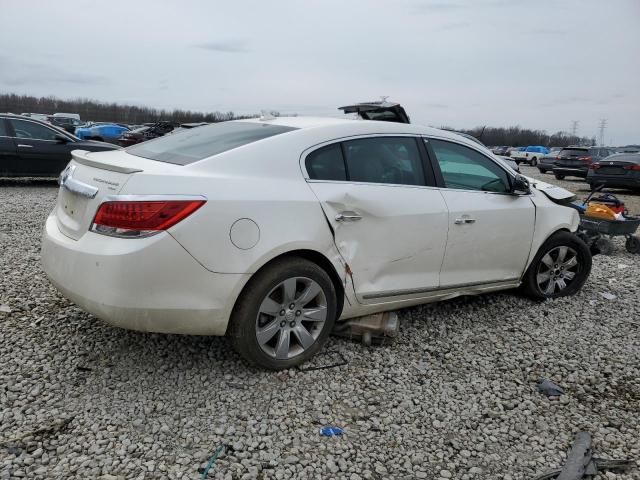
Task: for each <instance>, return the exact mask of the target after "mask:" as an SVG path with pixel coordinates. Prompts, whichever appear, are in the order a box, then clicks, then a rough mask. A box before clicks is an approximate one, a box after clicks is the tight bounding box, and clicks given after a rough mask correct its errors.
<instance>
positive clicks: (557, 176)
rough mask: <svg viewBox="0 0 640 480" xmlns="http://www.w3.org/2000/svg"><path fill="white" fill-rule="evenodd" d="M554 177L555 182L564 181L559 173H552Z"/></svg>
mask: <svg viewBox="0 0 640 480" xmlns="http://www.w3.org/2000/svg"><path fill="white" fill-rule="evenodd" d="M554 176H555V177H556V180H564V177H565V176H564V175H561V174H559V173H554Z"/></svg>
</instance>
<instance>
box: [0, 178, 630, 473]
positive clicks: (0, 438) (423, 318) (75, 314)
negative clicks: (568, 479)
mask: <svg viewBox="0 0 640 480" xmlns="http://www.w3.org/2000/svg"><path fill="white" fill-rule="evenodd" d="M524 169H525V170H528V168H527V167H525V168H524ZM526 173H530V172H529V171H527V172H526ZM543 177H544V178H545V180H550V179H551V180H553V179H552V177H550V176H548V175H545V176H543ZM562 183H563V184H567V183H568V184H569V185H573V182H562ZM55 195H56V188H55V184H53V183H46V182H37V183H29V182H3V183H0V358H1V359H2V361H1V362H0V478H1V479H8V478H11V479H14V478H29V479H40V478H64V479H94V478H102V479H104V480H106V479H112V480H113V479H120V478H122V479H130V478H135V479H156V478H162V479H166V478H170V479H174V478H187V479H197V478H200V474H199V473H198V468H200V467H203V466H204V465H205V463H206V461H207V459H208V458H209V457H210V455H211V454H212V453H213V452H214V450H215V449H216V447H217V446H218V445H220V444H221V443H225V444H229V445H230V447H229V449H228V450H227V451H226V452H225V453H224V454H223V455H222V456H221V458H220V459H219V460H218V461H217V462H216V464H215V467H214V469H213V470H212V471H211V472H210V475H209V478H225V479H235V478H265V479H266V478H323V479H325V478H348V479H360V478H367V479H387V478H407V479H409V478H411V479H413V478H428V479H439V478H444V479H447V478H457V479H504V480H507V479H511V480H517V479H530V478H532V477H533V476H534V475H535V474H537V473H542V472H544V471H546V470H548V469H550V468H553V467H556V466H558V465H561V464H562V462H563V459H564V458H565V456H566V454H565V452H566V450H567V449H568V447H569V445H570V443H571V440H572V438H573V436H574V435H575V433H576V432H577V431H579V430H581V429H584V430H588V431H590V432H591V433H592V434H593V437H594V447H595V449H596V450H597V452H598V454H599V455H600V456H603V457H608V458H629V457H632V458H640V360H639V354H640V335H639V333H640V308H639V307H638V303H637V299H638V296H639V295H640V268H638V262H639V260H640V257H639V256H635V257H633V256H631V255H630V254H628V253H626V252H625V250H624V248H623V247H622V243H621V242H616V247H617V248H616V251H615V252H614V254H613V255H612V256H610V257H604V256H598V257H596V258H595V259H594V267H593V273H592V275H591V278H590V280H589V281H588V283H587V284H586V286H585V288H584V289H583V290H582V292H580V293H579V294H578V295H577V296H575V297H573V298H565V299H559V300H556V301H547V302H543V303H534V302H531V301H529V300H525V299H523V298H520V297H518V296H516V295H513V294H511V293H502V294H493V295H486V296H482V297H475V298H463V299H457V300H453V301H449V302H445V303H441V304H437V305H430V306H424V307H419V308H413V309H408V310H404V311H402V312H400V317H401V320H402V324H401V325H402V326H401V336H400V338H399V339H398V341H397V342H396V343H395V344H393V345H386V346H379V347H372V348H366V347H364V346H361V345H359V344H356V343H353V342H350V341H347V340H343V339H337V338H334V339H331V341H330V345H329V349H331V350H334V351H337V352H340V353H341V354H342V355H343V356H344V357H345V358H346V359H347V360H348V362H349V363H348V364H347V365H345V366H341V367H336V368H333V369H327V370H318V371H307V372H302V371H300V370H295V369H294V370H290V371H287V372H279V373H274V372H265V371H260V370H256V369H252V368H249V367H247V366H246V365H245V364H243V363H242V362H241V361H240V360H239V359H238V357H237V356H236V355H235V354H234V353H233V351H232V350H231V349H230V348H229V346H228V345H227V343H226V341H225V340H224V339H222V338H203V337H189V336H170V335H158V334H143V333H136V332H129V331H124V330H119V329H116V328H112V327H109V326H106V325H104V324H102V323H101V322H99V321H97V320H96V319H94V318H93V317H91V316H90V315H88V314H86V313H83V312H82V311H81V310H80V309H78V308H77V307H75V306H74V305H72V304H71V303H70V302H68V301H67V300H65V299H63V298H62V297H61V296H60V295H59V294H58V293H57V292H56V291H55V290H54V289H53V287H51V286H50V285H49V283H48V282H47V280H46V278H45V277H44V275H43V273H42V270H41V267H40V265H39V244H40V241H39V238H40V232H41V228H42V224H43V221H44V219H45V217H46V215H47V213H48V212H49V210H50V209H51V208H52V206H53V204H54V201H55ZM602 293H610V294H613V295H615V298H613V299H607V298H604V297H603V296H602V295H601V294H602ZM610 298H612V297H610ZM7 310H10V311H8V312H7ZM334 357H335V354H334V355H329V354H322V355H319V356H318V357H317V358H316V360H315V362H314V363H315V364H317V365H322V364H326V363H330V362H332V361H334V360H335V358H334ZM543 377H544V378H549V379H551V380H553V381H555V382H556V383H558V384H559V385H561V386H562V387H564V388H565V390H566V392H567V393H566V395H564V396H562V397H559V399H558V398H556V399H549V398H547V397H545V396H542V395H540V394H539V393H537V391H536V388H535V382H536V380H537V379H539V378H543ZM329 424H330V425H337V426H340V427H342V428H344V430H345V435H344V436H343V437H333V438H326V437H320V436H319V434H318V429H319V427H320V426H322V425H329ZM33 432H35V433H33ZM11 439H13V440H11ZM596 478H597V479H620V480H628V479H640V469H639V468H636V469H635V470H634V471H632V472H629V473H626V474H617V475H614V474H611V473H608V474H606V475H600V476H598V477H596Z"/></svg>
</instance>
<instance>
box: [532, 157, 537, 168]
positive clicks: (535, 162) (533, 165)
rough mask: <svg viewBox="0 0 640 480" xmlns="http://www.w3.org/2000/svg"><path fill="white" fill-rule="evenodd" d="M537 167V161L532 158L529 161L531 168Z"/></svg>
mask: <svg viewBox="0 0 640 480" xmlns="http://www.w3.org/2000/svg"><path fill="white" fill-rule="evenodd" d="M537 165H538V159H537V158H536V157H533V158H532V159H531V166H532V167H535V166H537Z"/></svg>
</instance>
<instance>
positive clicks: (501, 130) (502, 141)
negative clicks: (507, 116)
mask: <svg viewBox="0 0 640 480" xmlns="http://www.w3.org/2000/svg"><path fill="white" fill-rule="evenodd" d="M441 128H442V129H444V130H453V131H459V132H463V133H466V134H468V135H472V136H474V137H475V138H477V139H478V140H480V141H481V142H482V143H484V144H485V145H489V146H497V145H508V146H511V147H526V146H529V145H542V146H545V147H566V146H568V145H591V142H592V139H590V138H587V137H577V136H573V135H569V134H567V133H565V132H556V133H553V134H551V135H549V134H548V133H547V132H546V131H544V130H530V129H525V128H520V126H515V127H476V128H472V129H470V130H464V129H455V128H451V127H441Z"/></svg>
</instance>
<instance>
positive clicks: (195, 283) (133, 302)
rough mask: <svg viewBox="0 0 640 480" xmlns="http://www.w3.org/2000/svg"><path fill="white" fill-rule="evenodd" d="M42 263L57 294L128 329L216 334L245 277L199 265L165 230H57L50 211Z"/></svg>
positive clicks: (221, 332) (224, 324) (220, 331)
mask: <svg viewBox="0 0 640 480" xmlns="http://www.w3.org/2000/svg"><path fill="white" fill-rule="evenodd" d="M42 266H43V268H44V271H45V273H46V274H47V277H48V278H49V280H50V281H51V283H53V284H54V285H55V286H56V288H58V290H60V292H61V293H62V294H63V295H64V296H65V297H67V298H68V299H70V300H71V301H73V302H74V303H76V304H77V305H78V306H80V307H81V308H83V309H84V310H86V311H87V312H89V313H91V314H93V315H95V316H96V317H98V318H100V319H102V320H104V321H105V322H107V323H109V324H111V325H114V326H117V327H121V328H126V329H130V330H140V331H146V332H159V333H179V334H191V335H224V333H225V332H226V329H227V323H228V319H229V315H230V314H231V310H232V308H233V305H234V303H235V300H236V298H237V296H238V295H239V293H240V291H241V289H242V287H243V286H244V284H245V283H246V281H247V280H248V278H249V275H248V274H218V273H213V272H210V271H209V270H206V269H205V268H204V267H203V266H202V265H200V264H199V263H198V262H196V260H194V258H193V257H192V256H191V255H189V254H188V253H187V252H186V251H185V250H184V249H183V248H182V247H181V246H180V244H179V243H178V242H177V241H176V240H174V239H173V237H171V236H170V235H169V234H167V233H160V234H158V235H155V236H153V237H149V238H144V239H120V238H113V237H107V236H104V235H98V234H95V233H91V232H88V233H86V234H85V235H83V236H82V237H81V238H80V239H79V240H77V241H76V240H72V239H71V238H69V237H67V236H65V235H63V234H62V233H61V232H60V230H59V228H58V226H57V224H56V218H55V216H54V215H51V216H49V218H48V219H47V222H46V225H45V230H44V235H43V239H42Z"/></svg>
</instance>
